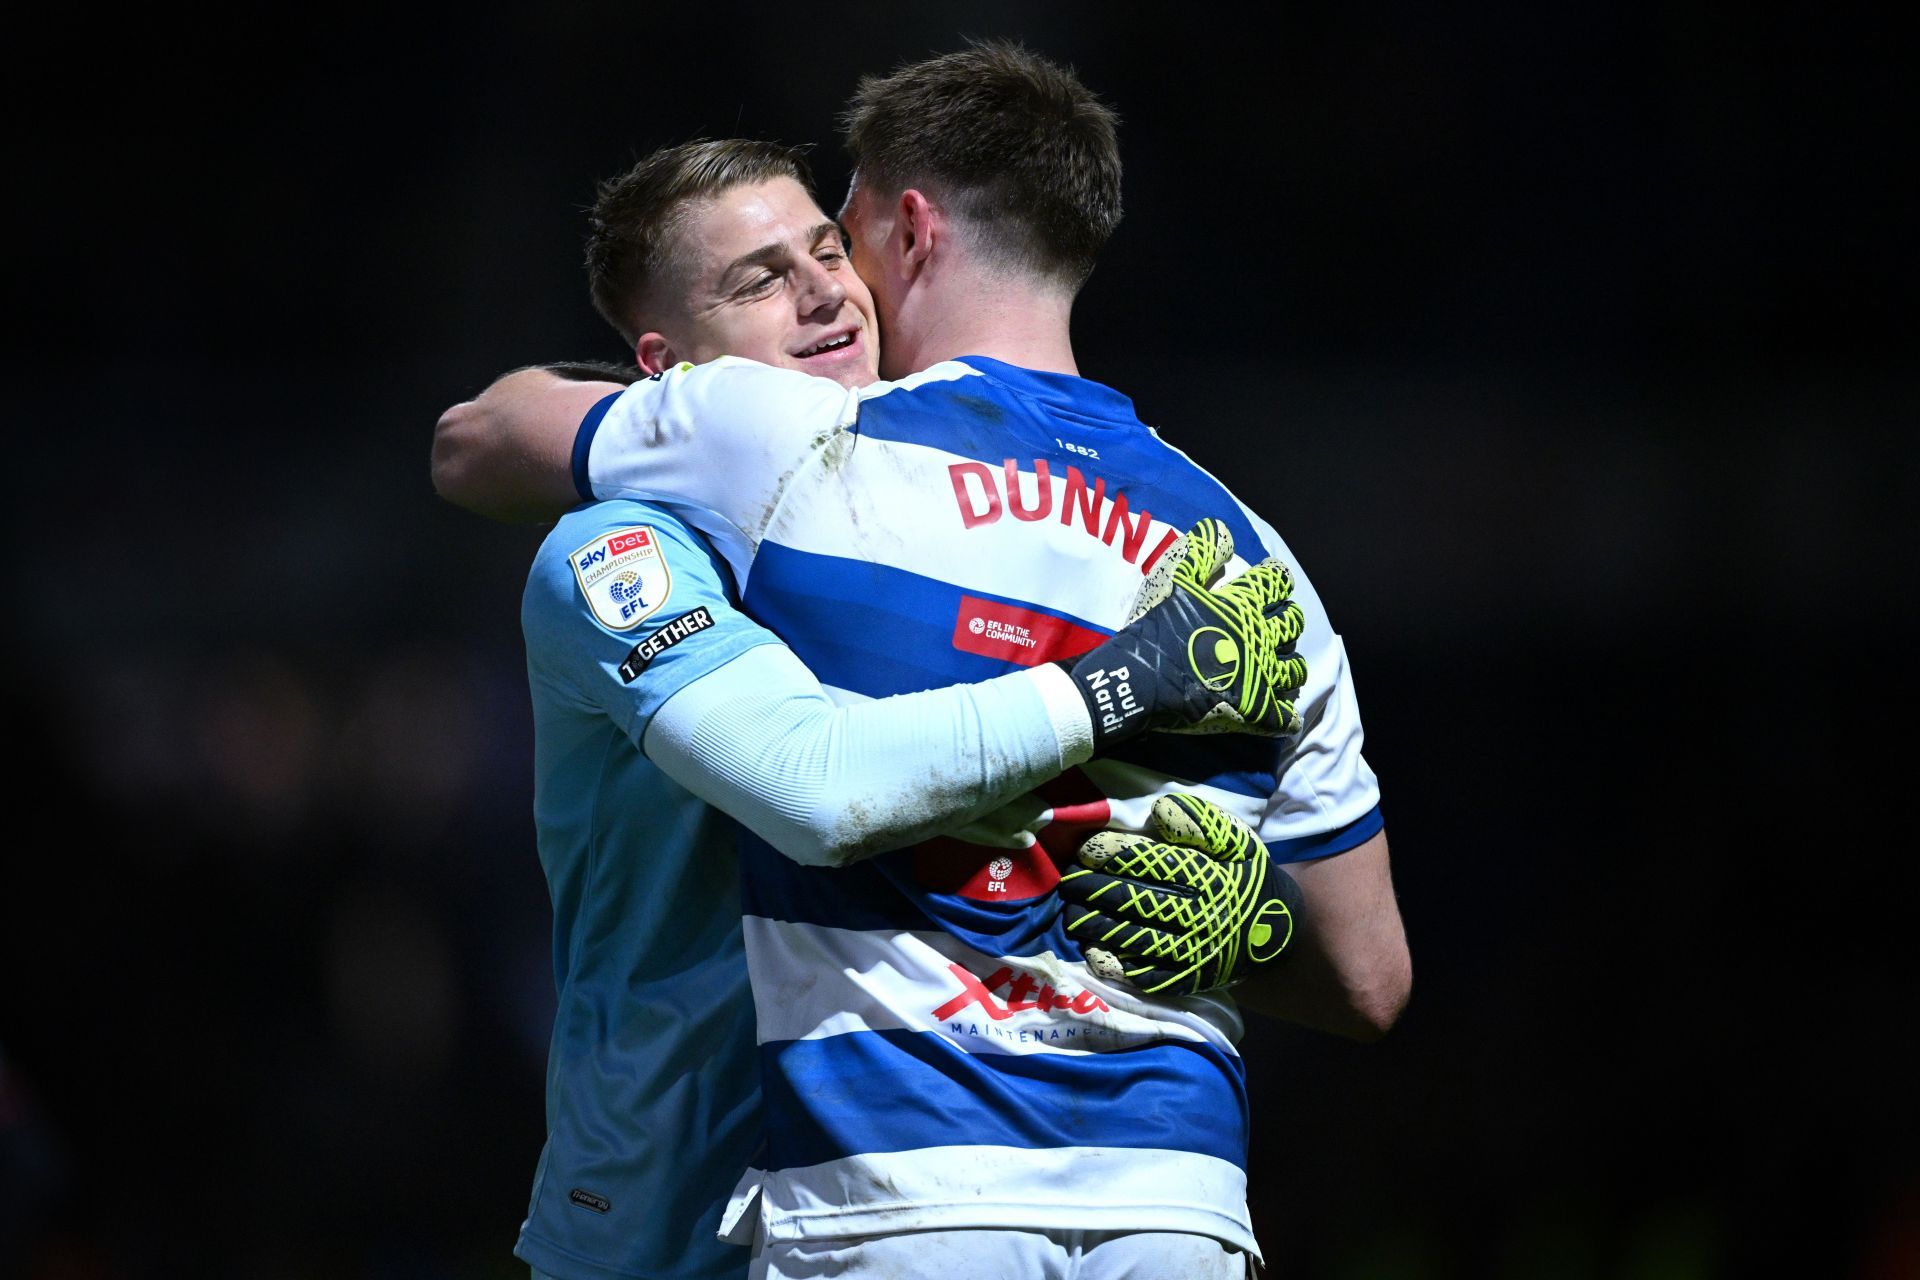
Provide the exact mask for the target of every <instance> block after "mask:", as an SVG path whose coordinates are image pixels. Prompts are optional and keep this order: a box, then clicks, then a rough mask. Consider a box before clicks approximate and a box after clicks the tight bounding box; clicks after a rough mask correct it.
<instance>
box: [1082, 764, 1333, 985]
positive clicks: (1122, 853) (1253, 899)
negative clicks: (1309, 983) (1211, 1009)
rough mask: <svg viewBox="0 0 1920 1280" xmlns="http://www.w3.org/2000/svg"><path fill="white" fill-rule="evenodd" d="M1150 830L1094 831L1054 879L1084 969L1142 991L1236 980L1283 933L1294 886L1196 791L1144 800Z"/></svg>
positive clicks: (1281, 943)
mask: <svg viewBox="0 0 1920 1280" xmlns="http://www.w3.org/2000/svg"><path fill="white" fill-rule="evenodd" d="M1153 826H1154V830H1156V831H1157V832H1159V834H1160V838H1159V839H1158V840H1154V839H1150V838H1148V837H1147V836H1141V835H1131V834H1128V833H1125V832H1120V831H1100V832H1096V833H1095V834H1094V835H1092V836H1089V837H1088V838H1087V840H1086V842H1085V843H1084V844H1082V845H1081V846H1080V863H1081V865H1080V866H1078V867H1075V868H1074V869H1073V870H1071V871H1069V872H1067V873H1066V874H1065V875H1064V876H1062V877H1061V878H1060V896H1061V897H1062V898H1063V899H1065V900H1066V926H1067V934H1068V936H1070V937H1071V938H1073V939H1074V940H1075V941H1076V942H1078V943H1079V944H1080V946H1081V949H1082V951H1083V952H1085V954H1086V957H1087V967H1088V968H1089V969H1091V970H1093V972H1094V973H1096V974H1098V975H1100V976H1101V977H1103V978H1108V979H1125V980H1126V981H1128V982H1131V983H1132V984H1133V985H1134V986H1136V987H1138V988H1139V989H1140V990H1141V991H1143V992H1146V993H1147V994H1149V995H1155V994H1162V993H1164V994H1168V995H1194V994H1197V993H1199V992H1202V991H1212V990H1215V989H1217V988H1220V987H1229V986H1232V985H1233V984H1234V983H1236V982H1241V981H1244V980H1245V979H1246V978H1248V977H1249V976H1251V975H1252V973H1253V971H1254V970H1255V969H1256V968H1257V967H1259V966H1263V965H1269V964H1273V963H1274V962H1276V961H1277V960H1279V959H1280V958H1281V957H1282V956H1283V955H1284V954H1285V953H1286V948H1287V943H1289V942H1290V941H1292V939H1293V933H1294V924H1295V921H1296V919H1297V917H1298V914H1299V911H1300V886H1299V885H1298V884H1296V883H1295V882H1294V879H1293V877H1292V876H1290V875H1288V874H1287V873H1286V872H1285V871H1283V870H1281V869H1280V867H1279V865H1278V864H1277V863H1275V862H1273V861H1272V859H1270V858H1269V857H1268V855H1267V849H1266V846H1265V845H1263V844H1262V843H1261V842H1260V838H1259V837H1258V836H1257V835H1255V834H1254V832H1253V829H1252V828H1251V827H1249V826H1247V824H1246V823H1244V822H1242V821H1240V820H1239V819H1238V818H1235V817H1234V816H1233V815H1231V814H1229V813H1227V812H1226V811H1225V810H1223V809H1221V808H1219V807H1218V806H1216V805H1213V804H1211V803H1209V802H1207V801H1205V800H1202V799H1200V798H1199V797H1197V796H1190V795H1178V794H1176V795H1167V796H1161V797H1160V798H1159V799H1158V800H1156V801H1154V802H1153Z"/></svg>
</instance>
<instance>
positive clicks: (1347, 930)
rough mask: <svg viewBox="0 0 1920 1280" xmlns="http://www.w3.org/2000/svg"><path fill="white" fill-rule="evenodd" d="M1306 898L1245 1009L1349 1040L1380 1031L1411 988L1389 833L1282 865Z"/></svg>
mask: <svg viewBox="0 0 1920 1280" xmlns="http://www.w3.org/2000/svg"><path fill="white" fill-rule="evenodd" d="M1286 870H1287V871H1288V872H1289V873H1290V874H1291V875H1292V877H1293V879H1294V881H1295V882H1296V883H1298V884H1299V886H1300V889H1301V893H1302V895H1303V897H1304V898H1305V901H1306V903H1307V906H1306V909H1305V910H1304V911H1302V912H1301V913H1300V918H1299V920H1298V922H1297V924H1296V927H1295V932H1294V938H1293V941H1292V943H1291V944H1290V945H1289V947H1288V949H1287V951H1288V954H1287V956H1286V960H1285V963H1283V964H1277V965H1272V966H1267V967H1256V968H1255V969H1254V970H1253V972H1252V975H1251V976H1250V977H1249V978H1248V980H1247V981H1246V982H1245V983H1244V984H1242V985H1241V986H1238V987H1235V988H1234V989H1233V997H1234V999H1235V1001H1237V1002H1238V1003H1239V1004H1240V1005H1241V1006H1242V1007H1243V1008H1248V1009H1252V1010H1253V1011H1254V1012H1256V1013H1264V1014H1267V1015H1269V1016H1270V1017H1275V1018H1284V1019H1286V1020H1287V1021H1289V1022H1297V1023H1300V1024H1302V1025H1303V1026H1309V1027H1314V1028H1317V1029H1318V1030H1321V1031H1331V1032H1333V1033H1334V1034H1336V1035H1342V1036H1347V1037H1350V1038H1352V1039H1355V1040H1377V1039H1379V1038H1380V1037H1381V1036H1383V1035H1385V1034H1386V1033H1387V1031H1388V1030H1389V1029H1390V1028H1391V1027H1392V1026H1393V1024H1394V1022H1395V1021H1397V1020H1398V1019H1399V1017H1400V1012H1401V1010H1403V1009H1405V1008H1406V1005H1407V999H1408V997H1409V996H1410V995H1411V994H1412V992H1413V961H1412V958H1411V956H1410V954H1409V953H1408V950H1407V931H1406V927H1405V926H1404V925H1403V924H1402V923H1401V920H1400V907H1399V903H1398V902H1397V901H1396V900H1395V897H1394V892H1393V873H1392V871H1391V870H1390V869H1389V867H1388V864H1387V834H1386V832H1385V831H1379V832H1376V833H1375V834H1374V835H1373V836H1372V837H1371V838H1370V839H1368V840H1367V841H1366V843H1364V844H1362V845H1360V846H1359V847H1358V848H1355V849H1349V850H1347V851H1346V852H1345V853H1339V854H1334V855H1332V856H1331V857H1326V858H1319V859H1316V860H1314V861H1312V862H1295V863H1291V864H1288V865H1287V867H1286Z"/></svg>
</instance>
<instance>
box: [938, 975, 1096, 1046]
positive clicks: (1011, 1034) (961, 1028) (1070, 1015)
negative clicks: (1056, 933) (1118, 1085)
mask: <svg viewBox="0 0 1920 1280" xmlns="http://www.w3.org/2000/svg"><path fill="white" fill-rule="evenodd" d="M947 971H948V972H949V973H951V974H952V975H953V976H954V978H955V979H956V980H958V982H959V983H960V993H959V994H958V995H956V996H954V997H953V998H952V999H950V1000H948V1001H946V1002H945V1003H943V1004H940V1005H937V1006H935V1008H934V1009H933V1011H932V1012H933V1017H934V1019H935V1020H936V1021H940V1022H944V1023H946V1024H947V1031H948V1032H949V1033H950V1034H952V1035H957V1036H988V1037H992V1038H995V1039H1003V1040H1017V1041H1020V1042H1022V1043H1036V1042H1040V1041H1047V1042H1052V1041H1056V1040H1058V1041H1062V1042H1065V1041H1071V1040H1078V1039H1081V1038H1082V1037H1092V1036H1096V1035H1098V1036H1110V1035H1112V1034H1114V1028H1112V1027H1108V1026H1102V1025H1100V1024H1099V1023H1098V1022H1094V1023H1092V1024H1082V1023H1078V1022H1076V1021H1074V1020H1075V1019H1085V1018H1089V1017H1091V1016H1092V1015H1095V1014H1102V1013H1110V1012H1112V1009H1111V1008H1110V1007H1109V1006H1108V1004H1107V1002H1106V1001H1105V1000H1102V999H1101V998H1100V997H1099V996H1097V995H1095V994H1093V992H1091V991H1075V992H1071V993H1069V992H1064V991H1057V990H1055V989H1054V988H1053V986H1052V985H1050V984H1048V983H1045V982H1041V981H1040V980H1039V979H1037V978H1035V977H1034V976H1033V975H1032V974H1030V973H1020V972H1016V971H1015V969H1014V968H1013V966H1012V965H1005V964H1003V965H1001V966H1000V967H999V968H998V969H995V970H994V971H993V972H992V973H990V974H988V975H987V976H986V978H985V979H981V978H979V977H976V976H975V975H974V974H973V973H972V972H970V971H969V970H968V969H967V968H966V967H965V966H963V965H960V964H958V963H950V964H948V965H947ZM1003 987H1004V988H1005V989H1006V994H1005V995H1004V996H1002V995H999V994H997V993H998V992H999V991H1000V990H1001V988H1003ZM1022 1013H1046V1014H1053V1015H1056V1016H1055V1017H1054V1018H1049V1019H1046V1020H1043V1021H1040V1022H1039V1024H1038V1025H1035V1026H1021V1027H1002V1026H998V1025H996V1024H998V1023H1003V1022H1006V1021H1008V1020H1009V1019H1012V1018H1014V1017H1015V1016H1016V1015H1018V1014H1022ZM983 1016H984V1018H985V1019H986V1020H985V1021H984V1022H983V1021H981V1018H982V1017H983ZM1029 1021H1033V1020H1029Z"/></svg>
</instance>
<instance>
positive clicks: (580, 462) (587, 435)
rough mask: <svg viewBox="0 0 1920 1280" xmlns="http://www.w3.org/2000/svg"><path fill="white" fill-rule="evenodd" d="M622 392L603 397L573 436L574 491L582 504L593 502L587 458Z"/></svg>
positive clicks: (596, 402) (588, 413)
mask: <svg viewBox="0 0 1920 1280" xmlns="http://www.w3.org/2000/svg"><path fill="white" fill-rule="evenodd" d="M621 394H622V393H621V392H618V391H615V392H614V393H613V394H611V395H608V396H603V397H602V398H601V399H599V400H596V401H595V402H594V405H593V408H591V409H589V410H587V416H586V417H584V418H582V419H580V429H579V430H578V431H576V432H574V434H573V491H574V492H575V493H577V494H579V495H580V500H581V501H582V502H592V501H593V500H594V499H593V480H592V479H591V478H590V477H589V476H588V475H587V458H588V455H590V454H591V453H592V452H593V437H594V436H595V435H597V434H599V431H600V424H601V422H603V421H604V420H605V419H606V416H607V410H609V409H611V408H613V402H614V401H615V400H618V399H619V398H620V396H621Z"/></svg>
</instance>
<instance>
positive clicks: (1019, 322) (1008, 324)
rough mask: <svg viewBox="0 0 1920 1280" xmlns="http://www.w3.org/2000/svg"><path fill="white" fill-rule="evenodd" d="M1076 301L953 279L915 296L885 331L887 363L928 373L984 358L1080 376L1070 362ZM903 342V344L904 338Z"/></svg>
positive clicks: (988, 282) (1000, 281) (999, 283)
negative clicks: (963, 358)
mask: <svg viewBox="0 0 1920 1280" xmlns="http://www.w3.org/2000/svg"><path fill="white" fill-rule="evenodd" d="M1072 318H1073V299H1072V298H1071V297H1063V296H1061V295H1060V294H1059V293H1058V292H1057V291H1053V290H1048V289H1036V288H1026V287H1022V286H1019V285H1016V284H1009V283H1008V282H1007V281H1006V280H1005V279H978V280H971V281H964V282H963V281H955V282H954V286H953V287H948V288H944V289H939V290H933V291H929V292H928V293H927V294H926V295H925V296H924V297H915V298H913V299H912V300H911V303H910V307H909V309H908V310H907V311H906V312H903V314H902V315H901V316H900V318H899V320H898V321H897V322H896V327H895V329H893V330H891V331H883V332H882V339H883V341H884V343H885V344H886V350H887V354H888V356H889V360H888V363H889V364H890V365H891V364H892V363H893V357H895V356H896V355H897V357H898V359H899V361H900V363H899V365H898V366H897V367H898V368H899V369H901V370H905V369H925V368H927V367H928V366H929V365H934V364H938V363H939V362H940V361H942V360H951V359H954V358H955V357H956V356H987V357H988V358H990V359H993V360H999V361H1002V362H1003V363H1006V364H1011V365H1018V366H1020V367H1021V368H1023V369H1037V370H1039V371H1041V372H1043V373H1067V374H1072V375H1074V376H1075V377H1078V376H1079V373H1080V367H1079V365H1078V364H1076V363H1075V362H1074V358H1073V339H1072V336H1071V322H1072ZM903 339H904V341H903Z"/></svg>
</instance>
